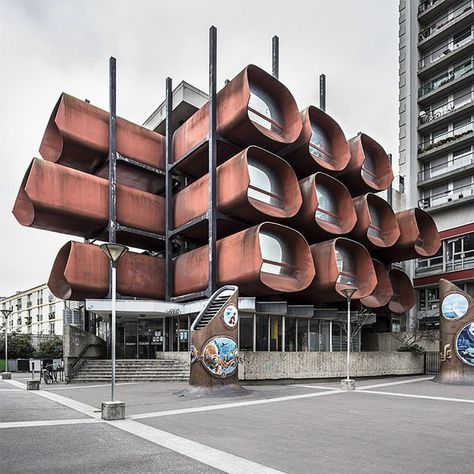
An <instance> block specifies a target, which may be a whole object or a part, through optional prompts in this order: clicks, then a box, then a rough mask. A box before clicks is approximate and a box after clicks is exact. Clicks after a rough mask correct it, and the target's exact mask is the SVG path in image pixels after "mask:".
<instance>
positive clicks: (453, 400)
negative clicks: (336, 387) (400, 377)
mask: <svg viewBox="0 0 474 474" xmlns="http://www.w3.org/2000/svg"><path fill="white" fill-rule="evenodd" d="M357 392H359V393H373V394H374V395H390V396H393V397H406V398H421V399H423V400H439V401H442V402H459V403H474V399H473V400H468V399H465V398H448V397H432V396H431V395H413V394H409V393H396V392H378V391H376V390H357Z"/></svg>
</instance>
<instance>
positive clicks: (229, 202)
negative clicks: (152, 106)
mask: <svg viewBox="0 0 474 474" xmlns="http://www.w3.org/2000/svg"><path fill="white" fill-rule="evenodd" d="M208 186H209V176H208V175H206V176H203V177H202V178H200V179H198V180H197V181H195V182H194V183H191V184H190V185H189V186H187V187H186V188H184V189H183V190H182V191H180V192H179V193H177V194H176V196H175V198H174V227H175V228H177V227H180V226H182V225H183V224H186V223H187V222H190V221H191V220H193V219H195V218H197V217H199V216H202V215H204V214H205V213H206V212H207V210H208V206H209V202H208V195H209V193H208V191H209V189H208ZM301 203H302V198H301V192H300V187H299V184H298V180H297V178H296V175H295V173H294V171H293V169H292V168H291V166H290V165H289V164H288V163H287V162H286V161H285V160H283V159H282V158H280V157H279V156H277V155H274V154H273V153H270V152H268V151H266V150H264V149H263V148H259V147H256V146H251V147H248V148H246V149H245V150H243V151H241V152H240V153H238V154H237V155H235V156H234V157H232V158H231V159H229V160H228V161H226V162H225V163H223V164H222V165H220V166H219V167H218V168H217V207H218V209H219V210H220V211H222V212H223V213H224V214H226V215H229V216H232V217H235V218H238V219H240V220H242V221H244V222H246V223H250V224H249V226H250V225H252V224H258V223H260V222H263V221H266V220H269V219H288V218H290V217H293V216H295V215H296V213H297V212H298V211H299V209H300V207H301ZM203 224H204V225H203V226H201V227H195V228H193V229H191V230H190V231H189V232H188V234H186V235H188V236H190V237H193V238H202V237H204V238H205V239H206V240H207V223H203ZM241 229H242V226H240V227H238V226H237V225H236V224H234V223H232V222H228V221H222V222H220V223H219V231H220V236H221V237H223V236H226V235H229V234H231V233H234V232H236V231H239V230H241Z"/></svg>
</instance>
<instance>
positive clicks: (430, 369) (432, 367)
mask: <svg viewBox="0 0 474 474" xmlns="http://www.w3.org/2000/svg"><path fill="white" fill-rule="evenodd" d="M439 364H440V360H439V352H435V351H428V352H425V374H427V375H436V374H437V373H438V371H439Z"/></svg>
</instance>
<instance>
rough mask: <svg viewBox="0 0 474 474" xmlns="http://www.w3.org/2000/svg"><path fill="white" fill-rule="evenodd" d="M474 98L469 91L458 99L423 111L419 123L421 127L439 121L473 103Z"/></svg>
mask: <svg viewBox="0 0 474 474" xmlns="http://www.w3.org/2000/svg"><path fill="white" fill-rule="evenodd" d="M472 98H473V93H472V92H471V91H469V92H466V93H465V94H463V95H462V96H460V97H456V99H453V100H450V101H448V102H445V103H444V104H441V105H438V106H436V107H435V108H433V107H430V108H429V109H426V110H422V111H421V112H420V115H419V117H418V122H419V124H420V125H424V124H425V123H429V122H432V121H433V120H437V119H439V118H441V117H443V116H444V115H446V114H449V113H451V112H452V111H453V110H456V109H459V108H460V107H462V106H464V105H466V104H468V103H469V102H471V100H472Z"/></svg>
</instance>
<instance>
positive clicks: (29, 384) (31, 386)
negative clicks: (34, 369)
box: [26, 380, 40, 390]
mask: <svg viewBox="0 0 474 474" xmlns="http://www.w3.org/2000/svg"><path fill="white" fill-rule="evenodd" d="M39 389H40V381H39V380H27V381H26V390H39Z"/></svg>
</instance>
